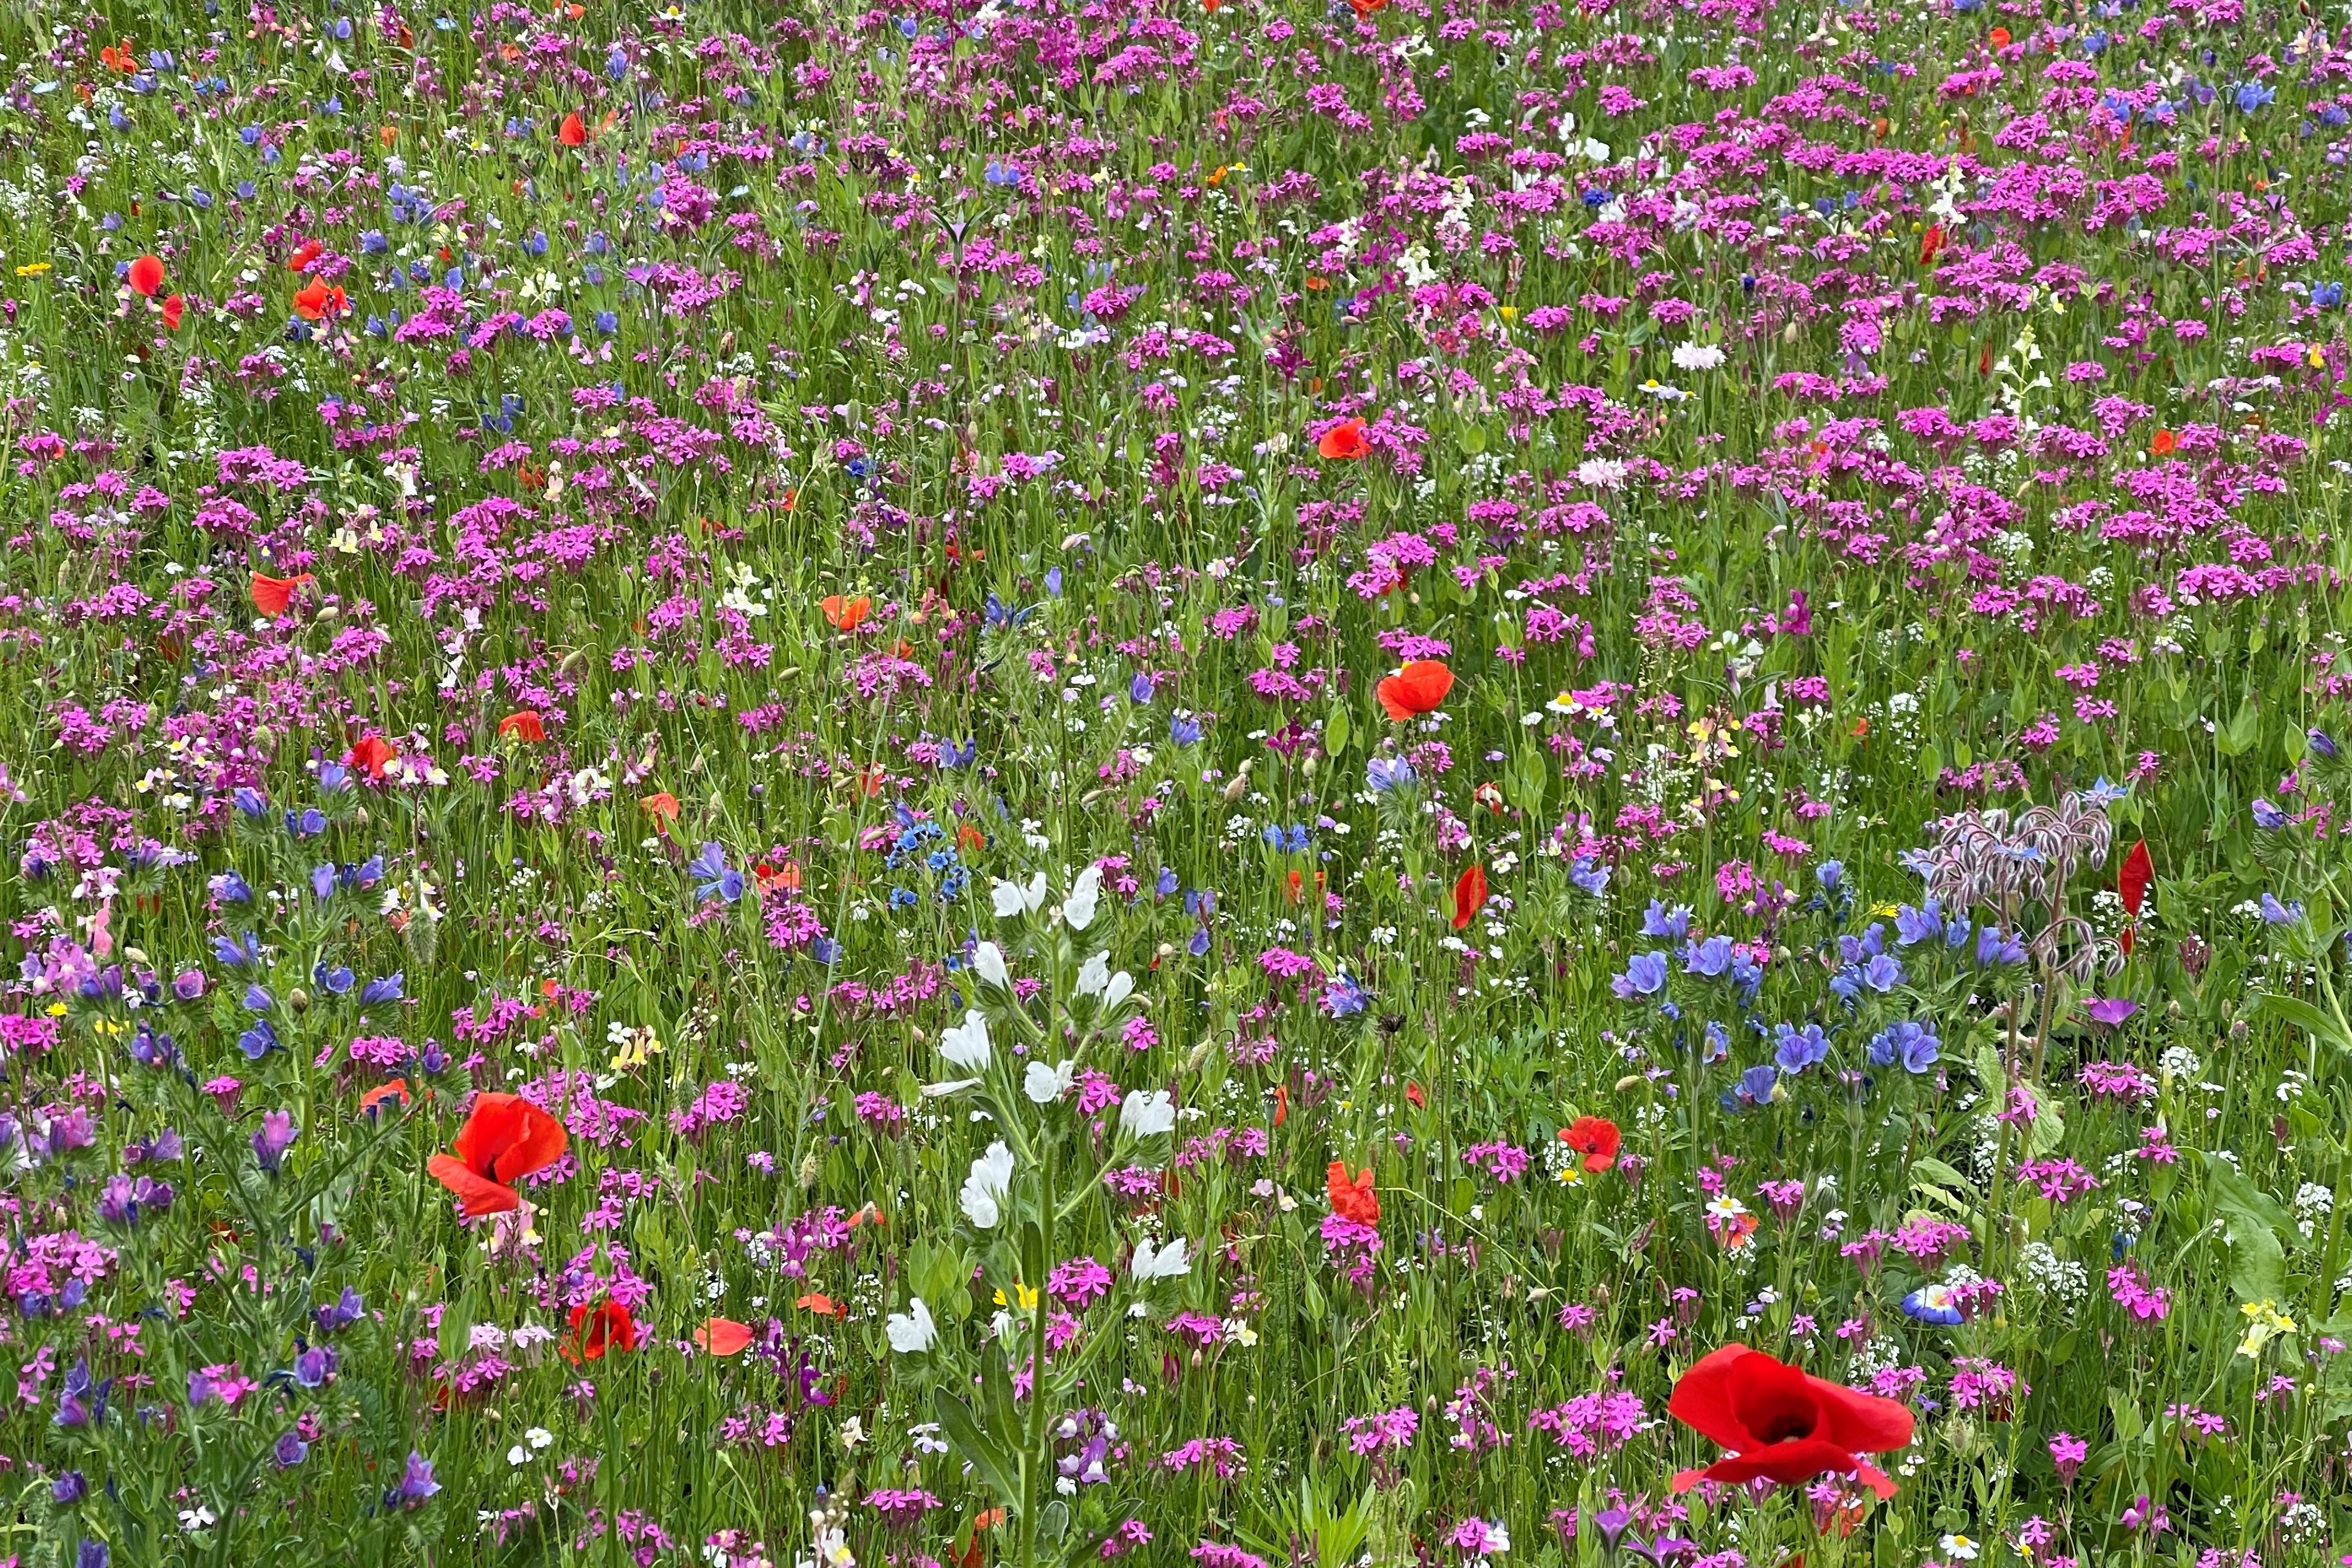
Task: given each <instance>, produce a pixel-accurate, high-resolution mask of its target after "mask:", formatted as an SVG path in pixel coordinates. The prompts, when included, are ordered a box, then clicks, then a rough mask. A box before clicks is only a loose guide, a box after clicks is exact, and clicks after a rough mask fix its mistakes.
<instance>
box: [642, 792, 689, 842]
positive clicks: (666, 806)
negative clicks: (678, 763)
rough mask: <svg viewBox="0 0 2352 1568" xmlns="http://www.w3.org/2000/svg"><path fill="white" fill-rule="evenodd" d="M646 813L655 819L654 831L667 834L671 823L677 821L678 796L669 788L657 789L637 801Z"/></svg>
mask: <svg viewBox="0 0 2352 1568" xmlns="http://www.w3.org/2000/svg"><path fill="white" fill-rule="evenodd" d="M637 805H638V807H639V808H640V809H641V810H644V812H645V814H646V816H648V817H651V818H652V819H653V820H654V831H656V832H657V833H661V834H664V835H667V833H668V832H669V825H670V824H671V823H672V822H675V821H677V813H678V809H679V808H678V803H677V796H675V795H673V794H671V793H670V792H669V791H668V790H667V789H662V790H657V791H656V792H655V793H653V794H651V795H647V796H646V797H645V799H643V800H639V801H638V802H637Z"/></svg>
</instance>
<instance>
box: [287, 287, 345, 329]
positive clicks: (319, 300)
mask: <svg viewBox="0 0 2352 1568" xmlns="http://www.w3.org/2000/svg"><path fill="white" fill-rule="evenodd" d="M348 303H349V301H348V300H346V299H345V298H344V297H343V291H342V290H341V289H340V288H334V287H329V286H328V284H327V281H326V280H325V279H324V278H320V277H314V278H312V279H310V282H309V283H308V284H306V285H304V286H303V287H302V290H301V292H300V293H299V294H297V295H295V296H294V314H296V315H297V316H299V317H300V318H302V319H303V320H305V321H323V320H325V319H327V318H328V317H330V316H340V315H341V314H342V313H343V308H344V307H345V306H346V305H347V304H348Z"/></svg>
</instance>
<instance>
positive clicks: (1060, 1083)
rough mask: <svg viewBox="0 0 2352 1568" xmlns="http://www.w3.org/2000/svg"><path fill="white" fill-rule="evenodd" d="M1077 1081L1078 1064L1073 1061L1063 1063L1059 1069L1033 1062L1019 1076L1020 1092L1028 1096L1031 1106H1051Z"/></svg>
mask: <svg viewBox="0 0 2352 1568" xmlns="http://www.w3.org/2000/svg"><path fill="white" fill-rule="evenodd" d="M1077 1081H1078V1064H1077V1063H1076V1062H1075V1061H1065V1062H1063V1063H1062V1065H1061V1066H1059V1067H1048V1066H1046V1065H1045V1063H1044V1062H1042V1061H1033V1062H1031V1063H1030V1064H1029V1071H1026V1072H1024V1073H1023V1074H1022V1075H1021V1092H1022V1093H1024V1094H1026V1095H1027V1096H1029V1103H1031V1104H1033V1105H1051V1104H1052V1103H1054V1102H1055V1101H1056V1100H1059V1099H1060V1098H1061V1097H1062V1096H1063V1095H1065V1094H1067V1093H1068V1092H1070V1085H1071V1084H1073V1083H1075V1082H1077Z"/></svg>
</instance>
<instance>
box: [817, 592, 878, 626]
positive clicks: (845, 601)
mask: <svg viewBox="0 0 2352 1568" xmlns="http://www.w3.org/2000/svg"><path fill="white" fill-rule="evenodd" d="M817 608H818V609H819V610H822V611H824V619H825V622H826V624H828V625H830V626H831V627H832V628H833V629H834V630H835V631H836V632H855V631H856V630H857V628H858V626H859V625H860V624H862V623H863V622H865V620H866V613H867V612H869V611H871V610H872V609H873V608H874V601H872V600H871V599H868V598H867V597H866V595H864V594H862V593H861V594H859V595H857V596H856V598H855V599H849V598H845V597H843V596H842V595H841V594H838V593H828V594H826V595H825V596H824V598H823V599H821V600H819V601H817Z"/></svg>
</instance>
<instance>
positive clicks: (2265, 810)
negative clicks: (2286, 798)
mask: <svg viewBox="0 0 2352 1568" xmlns="http://www.w3.org/2000/svg"><path fill="white" fill-rule="evenodd" d="M2253 812H2254V826H2256V827H2258V828H2260V829H2262V830H2263V831H2264V832H2266V833H2275V832H2277V831H2279V830H2280V829H2281V828H2284V827H2285V826H2286V821H2287V818H2286V813H2285V812H2284V811H2282V810H2279V809H2278V808H2277V807H2276V806H2274V805H2273V804H2271V802H2270V801H2268V800H2263V798H2262V797H2261V796H2259V795H2257V796H2256V797H2254V805H2253Z"/></svg>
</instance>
